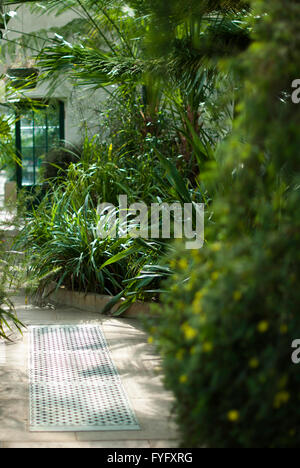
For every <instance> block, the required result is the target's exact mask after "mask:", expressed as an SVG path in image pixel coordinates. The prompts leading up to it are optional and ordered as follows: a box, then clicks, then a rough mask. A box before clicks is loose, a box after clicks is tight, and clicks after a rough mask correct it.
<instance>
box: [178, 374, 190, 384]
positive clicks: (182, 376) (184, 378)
mask: <svg viewBox="0 0 300 468" xmlns="http://www.w3.org/2000/svg"><path fill="white" fill-rule="evenodd" d="M187 380H188V378H187V375H185V374H183V375H181V376H180V378H179V382H180V383H186V382H187Z"/></svg>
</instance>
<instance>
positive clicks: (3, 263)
mask: <svg viewBox="0 0 300 468" xmlns="http://www.w3.org/2000/svg"><path fill="white" fill-rule="evenodd" d="M0 274H1V276H0V341H1V339H4V340H9V341H10V340H11V332H14V331H16V330H17V331H18V332H20V333H22V327H23V326H24V325H23V324H22V323H21V322H20V321H19V319H18V318H17V315H16V312H15V308H14V305H13V303H12V301H11V299H10V297H9V294H8V293H7V289H8V287H9V284H10V283H11V280H12V277H13V272H12V270H11V267H10V264H9V262H8V255H7V254H6V253H5V252H4V240H3V236H2V233H1V234H0Z"/></svg>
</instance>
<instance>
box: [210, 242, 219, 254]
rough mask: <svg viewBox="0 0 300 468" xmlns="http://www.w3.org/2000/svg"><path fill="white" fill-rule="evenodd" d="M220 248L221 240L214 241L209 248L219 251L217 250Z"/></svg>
mask: <svg viewBox="0 0 300 468" xmlns="http://www.w3.org/2000/svg"><path fill="white" fill-rule="evenodd" d="M221 248H222V244H221V242H215V243H214V244H212V245H211V250H212V251H213V252H219V250H221Z"/></svg>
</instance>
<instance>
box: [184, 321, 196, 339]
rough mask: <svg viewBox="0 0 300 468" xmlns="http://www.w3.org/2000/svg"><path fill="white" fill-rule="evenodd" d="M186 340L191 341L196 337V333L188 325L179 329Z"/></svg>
mask: <svg viewBox="0 0 300 468" xmlns="http://www.w3.org/2000/svg"><path fill="white" fill-rule="evenodd" d="M181 329H182V331H183V333H184V335H185V337H186V339H187V340H192V339H194V338H195V336H196V335H197V331H196V330H195V329H194V328H192V327H191V326H190V325H189V324H188V323H184V324H183V325H182V327H181Z"/></svg>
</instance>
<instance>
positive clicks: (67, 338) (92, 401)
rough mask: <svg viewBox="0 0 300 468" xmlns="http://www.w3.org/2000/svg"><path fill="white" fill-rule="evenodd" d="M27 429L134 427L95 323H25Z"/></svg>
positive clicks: (132, 417)
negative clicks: (28, 409)
mask: <svg viewBox="0 0 300 468" xmlns="http://www.w3.org/2000/svg"><path fill="white" fill-rule="evenodd" d="M29 338H30V351H29V398H30V431H47V432H48V431H111V430H138V429H140V427H139V425H138V422H137V420H136V417H135V415H134V412H133V410H132V409H131V406H130V403H129V401H128V398H127V395H126V393H125V390H124V388H123V386H122V383H121V379H120V376H119V374H118V371H117V369H116V367H115V365H114V363H113V361H112V358H111V355H110V351H109V349H108V346H107V343H106V340H105V337H104V336H103V333H102V331H101V328H100V327H99V326H95V325H65V326H56V325H55V326H52V325H51V326H38V327H36V326H34V327H30V329H29Z"/></svg>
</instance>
